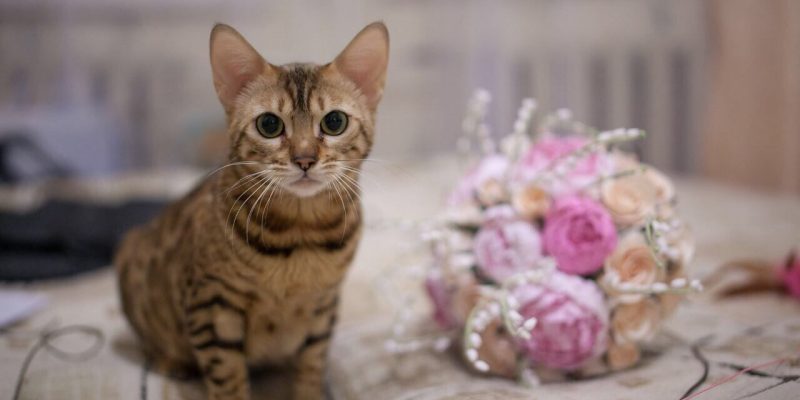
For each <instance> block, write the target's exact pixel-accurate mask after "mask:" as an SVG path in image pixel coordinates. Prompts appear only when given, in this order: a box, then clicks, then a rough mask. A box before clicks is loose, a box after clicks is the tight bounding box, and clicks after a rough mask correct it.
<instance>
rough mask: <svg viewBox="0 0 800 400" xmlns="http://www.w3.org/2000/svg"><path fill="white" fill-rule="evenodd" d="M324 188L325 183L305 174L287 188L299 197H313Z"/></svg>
mask: <svg viewBox="0 0 800 400" xmlns="http://www.w3.org/2000/svg"><path fill="white" fill-rule="evenodd" d="M324 186H325V184H324V183H323V182H321V181H319V180H317V179H314V178H312V177H310V176H308V175H307V174H304V175H303V176H301V177H300V178H298V179H296V180H295V181H294V182H291V183H289V184H288V185H286V188H287V189H289V191H291V192H294V194H296V195H298V196H311V195H313V194H315V193H317V192H319V191H320V190H322V188H323V187H324Z"/></svg>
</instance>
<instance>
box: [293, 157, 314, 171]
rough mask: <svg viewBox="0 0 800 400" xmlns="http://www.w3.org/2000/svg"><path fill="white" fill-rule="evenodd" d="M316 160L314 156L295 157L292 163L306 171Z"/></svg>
mask: <svg viewBox="0 0 800 400" xmlns="http://www.w3.org/2000/svg"><path fill="white" fill-rule="evenodd" d="M316 162H317V158H316V157H295V158H294V163H295V164H297V166H298V167H300V169H302V170H303V171H308V169H309V168H311V167H312V166H313V165H314V164H315V163H316Z"/></svg>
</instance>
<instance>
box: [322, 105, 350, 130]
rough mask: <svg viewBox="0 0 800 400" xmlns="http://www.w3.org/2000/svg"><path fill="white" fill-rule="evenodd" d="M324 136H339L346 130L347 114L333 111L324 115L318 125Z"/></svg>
mask: <svg viewBox="0 0 800 400" xmlns="http://www.w3.org/2000/svg"><path fill="white" fill-rule="evenodd" d="M319 126H320V128H321V129H322V132H323V133H325V134H326V135H331V136H339V135H341V134H342V132H344V130H345V129H347V114H345V113H343V112H341V111H338V110H335V111H331V112H329V113H327V114H325V116H324V117H322V122H320V124H319Z"/></svg>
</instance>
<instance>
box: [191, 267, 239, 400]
mask: <svg viewBox="0 0 800 400" xmlns="http://www.w3.org/2000/svg"><path fill="white" fill-rule="evenodd" d="M222 287H224V286H223V285H219V284H214V283H213V282H211V283H210V284H209V283H207V282H206V283H205V284H200V286H197V287H194V288H192V289H191V290H190V293H191V295H190V296H189V297H188V300H189V301H188V302H187V307H186V316H187V332H188V335H189V341H190V343H191V345H192V349H193V352H194V355H195V358H196V360H197V363H198V366H199V367H200V371H201V373H202V375H203V381H204V382H205V386H206V389H207V392H208V398H209V400H249V399H250V383H249V377H248V371H247V362H246V358H245V353H244V343H245V323H246V322H245V321H246V319H245V311H244V310H245V306H244V305H245V304H246V300H245V299H243V298H242V296H240V295H239V294H238V293H236V292H232V291H230V290H223V289H221V288H222Z"/></svg>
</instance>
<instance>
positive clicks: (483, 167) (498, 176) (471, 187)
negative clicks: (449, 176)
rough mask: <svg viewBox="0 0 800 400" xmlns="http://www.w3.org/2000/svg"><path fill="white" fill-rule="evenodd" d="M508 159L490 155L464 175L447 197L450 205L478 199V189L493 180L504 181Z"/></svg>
mask: <svg viewBox="0 0 800 400" xmlns="http://www.w3.org/2000/svg"><path fill="white" fill-rule="evenodd" d="M508 166H509V162H508V159H507V158H505V157H503V156H500V155H493V156H488V157H486V158H484V159H482V160H480V162H478V165H476V166H475V167H474V168H473V169H472V170H471V171H470V172H468V173H467V174H466V175H464V176H463V177H462V178H461V181H459V183H458V185H456V188H455V189H454V190H453V192H451V193H450V196H449V197H448V199H447V204H448V205H449V206H456V205H462V204H465V203H469V202H474V201H475V200H476V195H477V190H478V189H479V188H481V186H482V185H483V184H485V183H487V182H489V181H491V180H497V181H502V180H503V178H504V177H505V174H506V171H507V170H508Z"/></svg>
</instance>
